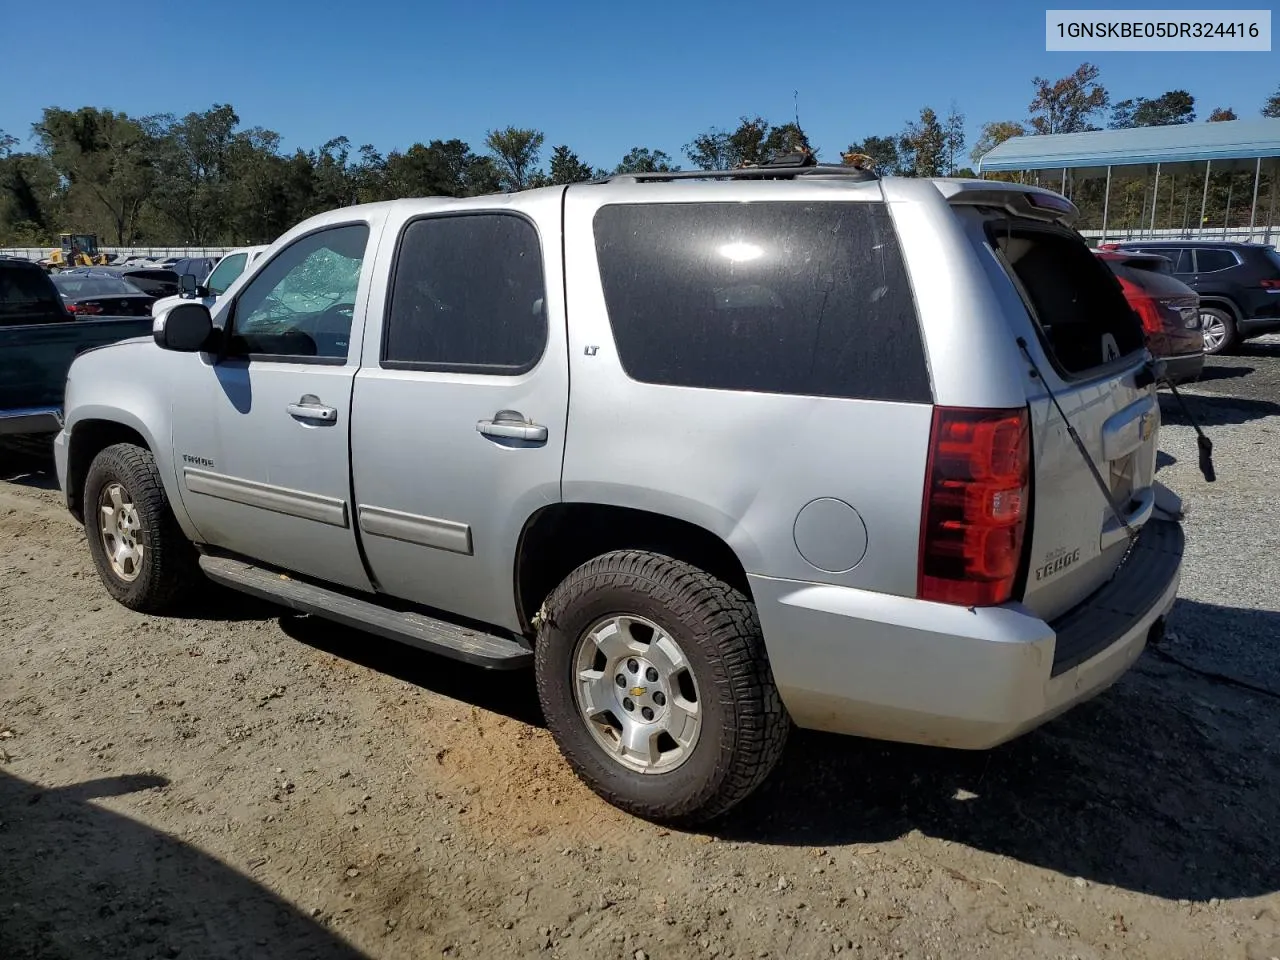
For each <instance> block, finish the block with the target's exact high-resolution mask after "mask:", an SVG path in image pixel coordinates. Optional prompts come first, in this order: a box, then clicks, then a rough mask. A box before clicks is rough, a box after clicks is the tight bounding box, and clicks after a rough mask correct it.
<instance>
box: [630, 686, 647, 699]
mask: <svg viewBox="0 0 1280 960" xmlns="http://www.w3.org/2000/svg"><path fill="white" fill-rule="evenodd" d="M644 689H645V688H644V687H632V688H631V689H630V690H628V691H627V692H628V693H629V694H631V695H632V696H633V697H643V696H644Z"/></svg>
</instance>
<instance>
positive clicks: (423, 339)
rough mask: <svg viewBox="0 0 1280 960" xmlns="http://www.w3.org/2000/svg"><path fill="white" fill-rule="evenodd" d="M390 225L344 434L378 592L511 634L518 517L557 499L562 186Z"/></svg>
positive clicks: (563, 375) (561, 434)
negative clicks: (375, 314) (376, 314)
mask: <svg viewBox="0 0 1280 960" xmlns="http://www.w3.org/2000/svg"><path fill="white" fill-rule="evenodd" d="M468 206H470V208H471V209H465V207H464V209H459V207H458V206H457V205H451V206H450V207H449V208H448V209H447V210H441V211H438V212H436V213H430V212H422V213H418V214H417V215H414V216H412V217H410V218H409V219H408V220H407V221H402V222H400V223H391V224H388V229H387V231H386V242H385V246H384V250H385V255H386V256H388V257H392V256H394V260H393V261H392V264H391V267H390V269H389V270H385V271H382V273H381V274H380V278H379V279H380V280H383V277H386V276H388V275H389V276H390V282H389V284H387V283H386V282H385V281H383V284H382V288H381V289H376V290H375V291H374V302H375V303H376V304H378V305H379V308H380V309H382V310H383V311H384V313H383V316H382V322H381V323H377V322H374V323H371V324H370V328H369V334H370V336H369V340H368V342H367V343H366V345H365V352H364V357H365V360H364V365H363V367H362V369H361V370H360V372H359V374H358V375H357V376H356V381H355V396H354V400H353V412H352V427H351V454H352V476H353V480H354V489H355V498H356V520H357V523H358V524H359V527H360V539H361V543H362V545H363V548H364V553H365V557H366V559H367V561H368V564H369V569H370V571H371V572H372V574H373V577H374V580H375V582H376V584H377V586H378V589H379V590H381V591H383V592H385V593H388V594H390V595H392V596H395V597H400V598H402V599H405V600H410V601H413V602H415V603H420V604H425V605H427V606H431V607H442V608H446V609H448V610H449V611H450V612H452V613H454V614H459V615H462V616H464V617H470V618H472V619H474V620H480V621H483V622H486V623H491V624H496V625H499V626H504V627H508V628H510V629H517V628H519V626H520V620H519V616H518V614H517V610H516V605H515V600H514V591H513V590H512V589H511V587H512V577H513V573H514V567H513V562H514V558H515V556H516V553H517V546H518V542H519V539H520V534H521V531H522V529H523V527H524V524H525V521H526V520H527V519H528V518H529V517H530V516H531V515H532V514H534V513H536V512H537V511H538V510H539V509H540V508H542V507H544V506H546V505H548V504H551V503H556V502H558V501H559V500H560V466H561V460H562V457H563V453H564V443H565V431H566V426H567V406H568V398H569V363H568V358H567V357H566V355H565V331H564V306H563V303H564V299H563V290H564V285H563V277H562V272H561V271H562V267H561V257H560V195H559V194H558V193H553V192H547V193H543V194H539V195H536V196H531V197H523V198H519V199H518V200H517V201H515V202H514V203H513V202H511V201H506V200H494V199H487V200H484V201H473V202H471V203H470V204H469V205H468Z"/></svg>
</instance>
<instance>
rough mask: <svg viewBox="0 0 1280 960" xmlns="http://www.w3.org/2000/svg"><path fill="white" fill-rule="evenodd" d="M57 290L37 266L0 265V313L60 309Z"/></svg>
mask: <svg viewBox="0 0 1280 960" xmlns="http://www.w3.org/2000/svg"><path fill="white" fill-rule="evenodd" d="M59 302H60V301H59V300H58V294H57V291H56V290H54V288H53V284H52V283H50V281H49V277H48V276H47V275H46V274H45V273H44V271H43V270H40V269H39V268H27V267H17V268H2V267H0V315H3V314H10V315H17V314H23V313H27V312H28V311H31V310H37V309H48V308H50V307H52V308H54V309H55V310H57V311H61V307H60V306H57V304H59Z"/></svg>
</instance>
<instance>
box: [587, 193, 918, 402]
mask: <svg viewBox="0 0 1280 960" xmlns="http://www.w3.org/2000/svg"><path fill="white" fill-rule="evenodd" d="M595 240H596V253H597V255H598V258H599V262H600V279H601V283H602V284H603V287H604V296H605V303H606V306H607V308H608V312H609V322H610V324H611V326H612V328H613V335H614V339H615V341H616V342H617V347H618V355H619V359H620V360H621V362H622V366H623V368H624V369H625V370H626V372H627V375H628V376H630V377H631V378H632V379H635V380H639V381H643V382H645V383H656V384H669V385H672V386H681V387H704V388H710V389H719V390H745V391H752V392H759V393H784V394H800V395H807V396H823V397H849V398H860V399H868V400H895V401H906V402H918V403H928V402H930V401H931V399H932V395H931V391H930V387H929V377H928V370H927V367H926V365H925V357H924V348H923V346H922V344H921V338H920V326H919V322H918V320H917V318H916V312H915V305H914V301H913V299H912V294H911V287H910V284H909V283H908V280H907V275H906V270H905V267H904V265H903V262H902V255H901V252H900V250H899V247H898V240H897V236H896V234H895V233H894V230H893V225H892V223H891V221H890V219H889V215H888V212H887V211H886V210H885V208H884V205H883V204H878V203H830V202H826V203H795V202H781V203H779V202H766V203H651V204H617V205H610V206H605V207H602V208H601V209H600V210H599V211H598V212H597V213H596V216H595Z"/></svg>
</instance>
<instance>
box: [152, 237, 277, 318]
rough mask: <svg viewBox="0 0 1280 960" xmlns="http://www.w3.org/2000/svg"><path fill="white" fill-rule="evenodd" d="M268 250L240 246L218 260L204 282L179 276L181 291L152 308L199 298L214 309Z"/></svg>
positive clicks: (160, 307)
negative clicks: (221, 298) (247, 268)
mask: <svg viewBox="0 0 1280 960" xmlns="http://www.w3.org/2000/svg"><path fill="white" fill-rule="evenodd" d="M266 250H267V247H266V246H260V247H240V248H237V249H235V250H231V251H229V252H228V253H227V254H226V255H225V256H224V257H223V258H222V259H221V260H219V261H218V264H217V266H216V267H214V269H213V272H212V273H210V274H209V276H208V279H206V280H205V281H204V282H203V283H201V282H199V281H197V280H196V278H195V277H194V276H193V275H190V274H188V275H185V276H179V277H178V284H179V292H178V293H177V294H176V295H174V296H171V297H166V298H164V299H163V300H158V301H156V304H155V306H154V307H153V308H152V310H153V311H159V310H164V309H167V308H168V307H171V306H173V305H174V304H176V303H179V302H181V301H184V300H199V301H200V302H201V303H203V304H204V305H205V306H206V307H208V308H210V309H212V308H213V305H214V304H215V303H217V302H218V298H219V297H220V296H222V294H223V293H225V292H226V291H227V289H228V288H229V287H230V286H231V285H232V284H233V283H235V281H236V279H237V278H239V276H240V275H241V274H242V273H243V272H244V270H245V268H246V267H247V266H248V265H249V264H250V263H252V262H253V261H254V260H256V259H258V257H260V256H261V255H262V254H263V253H264V252H265V251H266Z"/></svg>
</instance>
